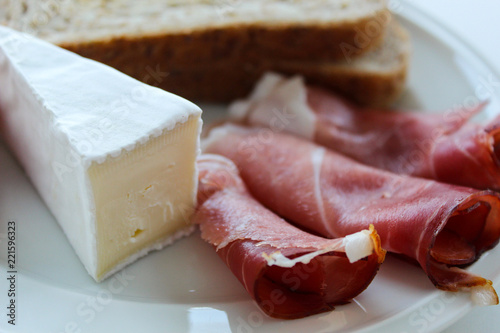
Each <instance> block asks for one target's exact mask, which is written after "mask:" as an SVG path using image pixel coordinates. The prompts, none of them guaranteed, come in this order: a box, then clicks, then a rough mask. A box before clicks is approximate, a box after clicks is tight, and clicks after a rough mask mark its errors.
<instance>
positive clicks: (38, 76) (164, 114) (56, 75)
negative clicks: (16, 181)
mask: <svg viewBox="0 0 500 333" xmlns="http://www.w3.org/2000/svg"><path fill="white" fill-rule="evenodd" d="M200 130H201V110H200V109H199V108H198V107H197V106H196V105H194V104H192V103H191V102H189V101H187V100H184V99H182V98H180V97H178V96H175V95H173V94H170V93H168V92H165V91H163V90H160V89H157V88H154V87H151V86H148V85H145V84H143V83H141V82H139V81H136V80H134V79H132V78H130V77H128V76H126V75H124V74H122V73H120V72H118V71H116V70H114V69H112V68H110V67H107V66H105V65H102V64H100V63H97V62H94V61H91V60H88V59H85V58H82V57H80V56H78V55H76V54H73V53H71V52H68V51H66V50H63V49H61V48H58V47H56V46H53V45H51V44H48V43H46V42H43V41H40V40H38V39H35V38H34V37H31V36H28V35H25V34H21V33H18V32H15V31H13V30H11V29H9V28H5V27H1V26H0V133H1V134H2V136H3V137H4V140H5V141H6V142H7V144H8V146H9V147H10V149H11V151H12V152H13V154H14V155H15V156H16V157H17V159H18V161H19V162H20V164H21V165H22V167H23V168H24V170H25V171H26V173H27V174H28V176H29V177H30V179H31V181H32V183H33V185H34V186H35V188H36V189H37V191H38V192H39V194H40V196H41V198H42V199H43V200H44V201H45V203H46V205H47V207H48V208H49V209H50V210H51V212H52V213H53V215H54V217H55V219H56V220H57V221H58V222H59V224H60V226H61V228H62V229H63V231H64V233H65V234H66V236H67V237H68V239H69V241H70V243H71V245H72V246H73V248H74V249H75V251H76V253H77V254H78V256H79V258H80V259H81V261H82V263H83V264H84V266H85V268H86V269H87V271H88V272H89V273H90V275H91V276H92V277H93V278H94V279H95V280H96V281H100V280H102V279H104V278H106V277H108V276H110V275H111V274H113V273H114V272H116V271H117V270H119V269H120V268H122V267H124V266H125V265H127V264H129V263H131V262H133V261H134V260H136V259H137V258H139V257H141V256H143V255H145V254H146V253H147V252H149V251H150V250H152V249H160V248H162V247H163V246H165V245H167V244H169V243H171V242H172V241H174V240H175V239H177V238H179V237H181V236H183V235H186V234H188V233H189V232H190V231H191V230H192V226H191V225H190V216H191V213H192V212H193V210H194V206H195V201H196V190H197V169H196V158H197V156H198V154H199V134H200Z"/></svg>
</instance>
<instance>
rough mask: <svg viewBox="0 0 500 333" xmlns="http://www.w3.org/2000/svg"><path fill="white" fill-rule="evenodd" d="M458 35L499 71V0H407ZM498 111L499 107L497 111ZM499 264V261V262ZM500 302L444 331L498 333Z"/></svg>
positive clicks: (477, 309)
mask: <svg viewBox="0 0 500 333" xmlns="http://www.w3.org/2000/svg"><path fill="white" fill-rule="evenodd" d="M407 2H411V3H412V4H414V5H415V6H417V7H419V8H421V9H422V10H424V11H425V12H426V13H428V14H429V15H430V16H431V17H433V18H435V19H436V20H438V21H440V22H441V23H442V24H443V25H445V26H446V27H447V28H449V29H450V30H452V31H453V32H455V33H456V34H457V35H459V36H460V37H461V38H462V39H463V40H464V41H465V42H466V43H467V44H469V45H470V46H471V47H473V48H475V50H476V51H477V52H478V53H479V54H480V55H482V56H483V57H484V58H485V60H486V61H488V62H489V64H490V65H491V66H492V67H493V68H494V69H495V70H496V72H497V73H500V16H499V14H500V1H498V0H474V1H473V0H453V1H452V0H407ZM499 112H500V110H499ZM499 264H500V263H499ZM499 331H500V305H497V306H493V307H487V308H475V309H473V310H472V311H471V312H469V314H467V315H466V316H464V317H463V318H462V319H460V320H459V321H457V322H456V323H455V324H454V325H453V326H451V327H450V328H448V329H447V330H445V331H444V332H446V333H466V332H467V333H469V332H482V333H489V332H499Z"/></svg>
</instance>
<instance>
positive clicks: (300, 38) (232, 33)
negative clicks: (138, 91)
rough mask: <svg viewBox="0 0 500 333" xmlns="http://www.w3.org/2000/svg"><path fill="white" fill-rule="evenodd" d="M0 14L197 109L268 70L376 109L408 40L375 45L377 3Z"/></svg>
mask: <svg viewBox="0 0 500 333" xmlns="http://www.w3.org/2000/svg"><path fill="white" fill-rule="evenodd" d="M0 8H2V9H3V10H2V11H0V24H4V25H8V26H10V27H13V28H15V29H18V30H22V31H27V32H29V33H32V34H34V35H36V36H38V37H41V38H43V39H45V40H48V41H50V42H53V43H55V44H58V45H60V46H63V47H65V48H67V49H69V50H71V51H74V52H76V53H79V54H81V55H83V56H85V57H88V58H91V59H94V60H97V61H100V62H103V63H105V64H108V65H110V66H112V67H115V68H117V69H118V70H120V71H122V72H124V73H126V74H128V75H130V76H132V77H135V78H137V79H139V80H142V81H144V82H146V83H149V84H153V85H156V86H159V87H161V88H164V89H166V90H169V91H172V92H174V93H177V94H179V95H181V96H184V97H186V98H189V99H193V100H198V101H210V102H227V101H231V100H233V99H235V98H240V97H244V96H246V94H247V93H248V92H249V91H250V90H251V88H252V87H253V84H254V83H255V82H256V81H257V80H258V79H259V78H260V76H261V75H262V74H263V73H264V72H266V71H269V70H273V71H279V72H282V73H285V74H303V75H304V76H305V77H306V78H307V79H308V81H310V82H312V83H319V84H322V85H325V86H327V87H330V88H334V89H335V90H337V91H340V92H342V93H344V94H345V95H346V96H348V97H351V98H352V99H354V100H355V101H357V102H359V103H363V104H368V105H372V104H373V105H385V104H387V103H389V102H390V101H392V100H393V99H394V97H395V96H397V95H398V93H399V92H400V91H401V89H402V86H403V83H404V77H405V73H406V64H404V63H405V62H406V56H407V54H406V52H401V53H402V55H401V56H400V57H399V58H398V56H397V55H396V54H397V53H398V52H399V51H401V50H402V49H404V46H402V45H397V43H398V42H399V41H403V42H404V44H405V45H406V43H407V40H405V38H403V37H401V36H399V37H396V38H392V37H389V38H384V36H385V35H389V36H390V35H391V34H390V31H392V30H394V29H387V27H388V26H389V25H390V24H391V23H390V22H391V21H392V19H391V14H390V12H389V11H388V9H387V6H386V0H288V1H285V0H252V1H245V0H143V1H132V0H114V1H105V0H54V1H51V2H45V1H38V0H0ZM388 30H389V34H387V31H388ZM396 30H398V29H396ZM399 31H401V29H399ZM389 41H394V43H393V44H394V46H388V43H389ZM382 44H383V45H382ZM389 44H390V43H389ZM381 45H382V46H381ZM396 58H397V59H396ZM395 59H396V60H395ZM167 73H168V75H167Z"/></svg>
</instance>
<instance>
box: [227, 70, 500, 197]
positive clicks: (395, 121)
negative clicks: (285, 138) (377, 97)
mask: <svg viewBox="0 0 500 333" xmlns="http://www.w3.org/2000/svg"><path fill="white" fill-rule="evenodd" d="M483 106H484V104H481V105H479V106H477V107H474V108H462V109H458V110H454V111H450V112H446V113H444V114H441V115H435V114H423V113H417V112H390V111H382V110H367V109H362V108H360V107H357V106H355V105H353V104H351V103H349V102H347V101H345V100H343V99H341V98H339V97H337V96H335V95H333V94H331V93H329V92H327V91H325V90H322V89H318V88H312V87H306V86H305V85H304V83H303V80H302V79H301V78H300V77H294V78H291V79H285V78H283V77H281V76H278V75H277V74H268V75H267V76H265V77H264V78H263V79H262V80H261V82H260V83H259V84H258V85H257V87H256V89H255V91H254V92H253V94H252V95H251V96H250V98H249V99H248V100H246V101H239V102H236V103H234V104H233V105H232V106H231V107H230V113H231V115H232V118H233V119H234V120H236V121H240V122H243V123H245V124H248V125H252V126H263V127H271V128H273V129H274V130H275V131H278V132H280V131H283V132H288V133H292V134H295V135H299V136H301V137H304V138H306V139H308V140H311V141H314V142H316V143H318V144H320V145H323V146H325V147H327V148H330V149H332V150H335V151H337V152H339V153H341V154H343V155H346V156H349V157H351V158H353V159H355V160H357V161H359V162H362V163H364V164H368V165H371V166H374V167H377V168H381V169H385V170H388V171H391V172H395V173H399V174H406V175H411V176H418V177H424V178H430V179H435V180H438V181H441V182H446V183H451V184H456V185H463V186H469V187H473V188H480V189H494V190H500V117H499V118H497V119H495V120H494V121H493V122H491V123H490V124H488V125H486V126H484V125H483V126H481V125H478V124H473V123H470V122H468V120H469V119H470V118H471V117H472V116H473V115H475V114H476V113H478V112H479V111H480V110H481V109H482V107H483Z"/></svg>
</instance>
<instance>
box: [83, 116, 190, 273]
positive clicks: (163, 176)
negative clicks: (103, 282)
mask: <svg viewBox="0 0 500 333" xmlns="http://www.w3.org/2000/svg"><path fill="white" fill-rule="evenodd" d="M198 119H199V117H190V118H189V120H188V121H187V122H185V123H183V124H178V125H177V126H176V128H175V129H173V130H171V131H164V132H163V133H162V134H161V135H160V136H158V137H156V138H152V139H150V140H149V141H148V142H146V143H145V144H142V145H137V146H136V147H135V149H133V150H132V151H129V152H125V151H124V152H123V153H122V154H121V155H120V156H118V157H116V158H108V159H107V160H106V161H105V162H104V163H102V164H98V163H93V164H92V165H91V167H90V168H89V170H88V173H89V178H90V182H91V185H92V190H93V194H94V200H95V209H96V240H97V272H96V276H97V279H98V280H100V279H102V278H103V277H104V276H105V275H106V273H108V272H110V271H111V270H113V269H114V268H115V267H116V266H117V265H120V264H122V263H123V262H125V261H127V259H128V258H129V257H130V256H132V255H134V254H135V253H137V252H139V251H141V250H143V249H146V248H148V247H151V246H153V245H154V244H155V243H158V242H161V241H162V240H165V239H168V238H169V237H170V236H172V235H173V234H174V233H175V232H176V231H178V230H180V229H184V228H186V227H188V226H189V219H190V216H191V214H192V212H193V210H194V204H195V189H196V174H195V165H196V156H197V150H198V146H197V142H198V128H199V124H198Z"/></svg>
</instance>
